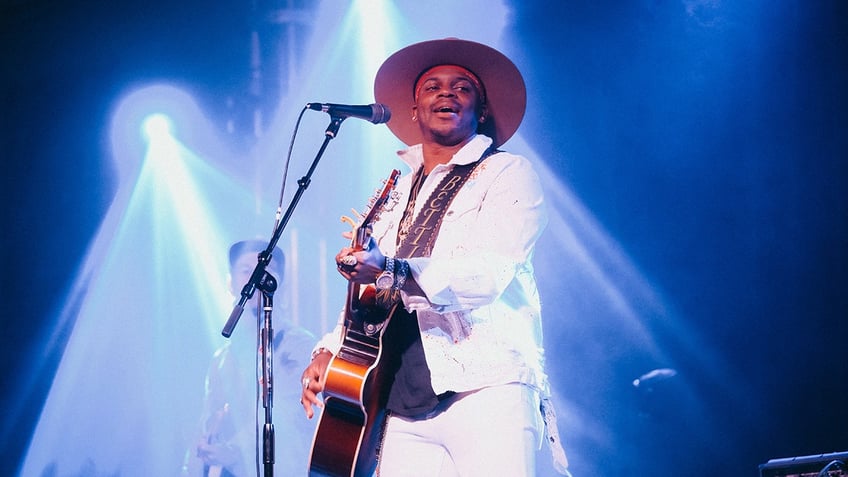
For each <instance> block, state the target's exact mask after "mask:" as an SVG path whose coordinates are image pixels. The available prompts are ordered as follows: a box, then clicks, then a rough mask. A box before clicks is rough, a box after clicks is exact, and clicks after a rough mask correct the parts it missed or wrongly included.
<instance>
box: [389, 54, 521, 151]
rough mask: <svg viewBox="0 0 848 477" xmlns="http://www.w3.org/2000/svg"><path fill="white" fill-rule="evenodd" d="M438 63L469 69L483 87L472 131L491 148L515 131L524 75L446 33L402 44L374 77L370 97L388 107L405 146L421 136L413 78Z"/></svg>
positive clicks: (504, 60) (501, 57)
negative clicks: (483, 111)
mask: <svg viewBox="0 0 848 477" xmlns="http://www.w3.org/2000/svg"><path fill="white" fill-rule="evenodd" d="M437 65H458V66H462V67H464V68H467V69H469V70H471V71H472V72H473V73H474V74H476V75H477V77H478V78H479V79H480V81H481V82H482V83H483V87H484V88H485V89H486V98H487V106H488V114H487V119H486V121H485V122H484V123H482V124H481V125H480V126H479V127H478V129H477V132H479V133H481V134H485V135H487V136H489V137H491V138H492V140H493V141H494V145H495V147H498V146H500V145H502V144H503V143H505V142H506V141H507V140H508V139H509V138H511V137H512V135H513V134H515V131H516V130H518V126H519V125H520V124H521V120H522V119H523V118H524V110H525V108H526V106H527V90H526V87H525V86H524V78H522V77H521V72H520V71H518V68H517V67H516V66H515V64H514V63H513V62H512V61H511V60H510V59H509V58H507V57H506V56H504V54H503V53H501V52H499V51H498V50H495V49H494V48H491V47H489V46H486V45H483V44H481V43H476V42H473V41H468V40H460V39H457V38H446V39H442V40H431V41H425V42H421V43H415V44H413V45H410V46H407V47H406V48H403V49H401V50H399V51H397V52H396V53H394V54H393V55H392V56H390V57H389V58H388V59H386V61H385V62H383V65H382V66H380V69H379V70H378V71H377V76H376V77H375V79H374V98H375V99H376V100H377V102H378V103H383V104H385V105H386V106H388V107H389V110H391V112H392V118H391V119H390V120H389V122H388V123H387V126H388V127H389V129H390V130H391V131H392V133H394V135H395V136H397V137H398V139H400V140H401V141H403V142H404V144H406V145H409V146H411V145H413V144H418V143H420V142H421V141H422V139H423V137H422V135H421V130H420V128H419V126H418V123H416V122H414V121H413V120H412V107H413V106H414V103H415V100H414V98H413V88H414V83H415V81H416V79H417V78H418V76H419V75H420V74H421V73H423V72H424V71H425V70H427V69H429V68H431V67H433V66H437Z"/></svg>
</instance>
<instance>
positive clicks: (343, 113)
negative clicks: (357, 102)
mask: <svg viewBox="0 0 848 477" xmlns="http://www.w3.org/2000/svg"><path fill="white" fill-rule="evenodd" d="M306 107H307V108H309V109H311V110H313V111H323V112H325V113H328V114H329V115H330V116H334V117H338V118H359V119H365V120H367V121H371V122H372V123H374V124H382V123H385V122H388V120H389V119H391V117H392V112H391V111H389V107H388V106H386V105H385V104H380V103H374V104H368V105H364V106H351V105H349V104H333V103H307V104H306Z"/></svg>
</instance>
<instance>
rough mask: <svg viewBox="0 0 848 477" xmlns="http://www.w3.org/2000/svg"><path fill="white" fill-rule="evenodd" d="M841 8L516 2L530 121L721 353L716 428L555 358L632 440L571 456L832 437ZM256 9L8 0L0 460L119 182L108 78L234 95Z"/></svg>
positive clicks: (617, 461) (836, 408)
mask: <svg viewBox="0 0 848 477" xmlns="http://www.w3.org/2000/svg"><path fill="white" fill-rule="evenodd" d="M245 3H247V2H245ZM549 3H550V4H549ZM846 5H848V4H846V3H845V2H840V1H812V2H802V1H780V2H749V3H746V4H744V5H739V4H734V5H730V4H725V3H724V2H710V1H686V2H652V1H647V0H644V1H633V2H540V1H529V2H516V5H514V9H515V11H514V25H513V27H512V28H511V29H510V31H509V33H507V36H508V40H509V42H510V43H509V44H510V45H512V48H513V50H512V51H510V54H511V55H513V56H515V57H516V60H517V62H518V63H520V64H522V65H530V66H531V67H530V68H529V69H527V70H525V75H526V79H527V83H528V87H529V88H531V89H534V91H536V93H537V97H541V98H544V104H533V105H531V106H532V107H534V108H535V109H534V110H533V113H532V114H528V116H527V118H526V120H525V123H524V124H523V125H522V133H523V135H524V137H525V138H526V139H527V141H528V142H529V143H531V144H533V146H534V148H536V149H537V152H538V153H539V155H540V157H542V158H544V160H545V161H546V163H547V164H548V165H549V166H550V167H551V168H552V169H554V170H555V171H556V172H557V174H558V175H559V176H560V177H561V179H562V180H563V181H564V182H565V183H567V184H568V185H569V186H570V187H571V188H572V190H573V191H574V192H575V194H576V195H577V196H578V197H579V198H580V200H581V201H582V202H583V203H584V204H585V205H586V207H587V208H588V209H589V210H590V211H591V213H592V214H593V215H594V216H595V218H596V219H597V221H598V222H599V223H601V224H602V225H603V227H604V228H605V229H606V230H607V231H608V233H610V235H612V236H613V237H614V238H615V239H616V240H617V242H618V243H620V244H621V245H622V247H623V248H624V251H625V252H626V253H627V254H628V256H629V257H631V259H632V260H633V261H634V262H635V263H636V265H637V266H638V268H639V270H640V271H641V272H642V273H643V274H644V275H646V276H647V277H648V278H649V279H650V280H651V281H652V282H653V283H656V284H657V286H658V288H659V289H661V291H662V293H663V295H664V296H666V297H668V298H669V300H670V301H671V303H672V305H673V307H674V309H675V313H674V314H673V315H674V319H675V320H679V322H677V323H668V322H660V321H659V320H653V319H646V326H647V327H648V328H649V329H650V330H651V331H653V332H654V333H655V336H656V338H657V340H658V342H659V343H661V344H662V345H664V346H666V347H667V349H668V350H669V353H670V354H672V355H674V356H677V357H678V358H677V359H678V362H677V363H676V364H677V365H678V366H679V367H681V368H687V366H690V365H691V367H692V368H693V369H695V368H699V366H701V365H699V364H695V363H690V362H689V361H688V360H691V359H692V358H691V356H698V355H699V350H698V349H691V348H689V349H676V347H679V348H685V347H686V345H685V344H684V343H682V342H681V340H680V339H678V338H679V337H675V336H674V334H675V331H674V330H676V329H681V328H685V329H695V330H697V331H698V333H699V336H701V337H702V341H701V342H700V343H701V345H703V346H704V350H705V353H706V350H707V349H709V350H719V351H720V354H721V360H723V362H725V363H729V364H730V366H731V369H732V371H733V374H732V376H726V381H723V382H722V381H721V377H720V376H719V377H716V376H708V375H707V374H708V373H702V374H700V375H699V374H698V373H694V374H695V375H696V376H700V377H701V378H703V381H700V382H698V383H696V385H695V386H694V389H695V390H696V391H697V392H700V393H703V394H702V395H701V398H702V400H703V402H704V403H705V404H704V407H705V409H706V412H707V414H708V415H709V416H710V420H711V421H712V422H710V424H711V425H712V426H713V428H714V429H717V430H718V433H714V432H713V431H712V430H711V431H710V432H709V433H706V432H701V431H702V429H701V428H700V424H701V421H700V420H695V421H690V420H688V419H687V418H686V416H685V415H674V414H672V415H670V416H668V415H666V416H665V418H664V420H662V421H657V420H651V419H647V420H645V417H644V415H642V416H640V417H639V418H638V419H635V420H634V419H631V418H629V417H625V415H628V413H627V412H625V410H628V409H630V408H631V407H632V406H634V403H633V402H617V401H614V400H612V398H610V400H608V401H597V400H596V398H597V393H596V392H585V393H584V392H582V391H584V390H589V389H593V385H594V383H593V380H597V379H598V378H597V375H593V373H592V372H591V370H590V371H587V372H586V373H585V374H583V375H579V376H572V375H567V376H565V375H555V376H552V378H553V380H554V382H555V384H560V385H561V387H562V388H564V389H567V391H564V393H567V394H570V395H571V396H573V399H574V400H575V401H576V402H578V403H579V404H581V405H582V406H583V407H584V408H588V409H592V408H596V409H597V410H598V416H606V417H609V418H610V419H612V420H613V421H614V422H615V423H616V424H615V425H618V426H620V430H621V436H620V438H622V439H630V440H634V441H637V440H641V441H643V442H644V443H645V444H644V445H643V449H642V450H643V452H642V453H641V454H640V455H615V454H609V453H603V452H598V453H597V455H594V456H591V457H584V458H594V459H596V460H598V461H599V462H601V463H602V464H608V465H609V468H610V470H611V471H618V472H624V474H621V473H614V474H613V475H672V474H674V475H756V466H757V465H758V464H760V463H763V462H765V461H766V460H768V459H770V458H776V457H788V456H797V455H808V454H820V453H826V452H835V451H845V450H848V411H846V400H847V399H848V384H846V381H848V364H846V362H848V359H846V358H848V356H846V354H848V353H846V336H847V335H846V332H848V325H846V318H848V297H846V285H848V271H846V270H848V257H847V256H846V255H848V252H846V250H848V227H847V226H848V210H846V209H847V208H846V205H848V193H846V192H848V188H846V185H847V184H846V180H848V174H846V172H848V171H846V167H848V166H846V158H848V154H846V153H848V134H846V133H848V130H846V129H847V128H848V118H847V117H846V116H848V93H846V86H845V85H846V84H848V61H846V57H848V54H846V47H848V6H846ZM440 14H450V12H441V13H440ZM253 20H255V19H254V18H252V17H251V12H250V10H249V8H248V7H247V6H246V5H243V4H242V2H235V1H232V0H228V1H215V2H197V1H186V2H161V1H157V0H150V1H144V2H142V1H130V0H121V1H113V2H98V1H65V2H60V1H46V0H41V1H39V0H30V1H12V2H5V3H4V4H3V6H2V12H1V13H0V52H2V55H0V58H2V60H0V61H2V65H3V71H2V75H0V76H2V78H0V95H2V96H0V98H2V103H0V104H2V111H1V112H0V141H1V142H0V148H2V149H0V150H2V154H3V158H2V178H3V186H2V187H0V190H2V203H3V204H4V205H3V216H2V224H3V234H2V240H3V243H2V282H0V288H2V290H3V296H2V303H3V314H4V315H5V318H4V320H3V322H4V323H5V326H4V327H3V328H4V329H3V331H4V336H3V341H4V344H3V346H2V347H1V348H0V360H1V361H0V369H2V373H3V376H2V382H3V383H4V390H3V396H2V402H0V404H2V405H0V409H2V411H0V413H2V419H0V421H2V424H0V431H2V434H0V443H2V451H3V456H4V457H3V459H2V463H0V474H2V475H12V474H13V473H14V470H15V469H16V467H17V465H18V459H19V458H20V456H21V453H22V452H23V451H24V450H25V445H26V443H27V439H28V436H29V433H30V432H31V431H32V428H33V426H34V425H35V420H36V419H37V417H38V412H39V410H40V404H41V403H42V401H43V399H44V397H45V393H46V391H47V387H48V386H49V382H50V377H51V376H52V372H53V368H52V367H53V366H55V364H56V360H57V359H58V358H59V357H60V356H61V344H62V339H63V337H64V336H65V333H67V330H62V329H54V328H53V327H54V323H53V317H54V316H55V315H56V314H57V313H58V312H59V310H61V309H62V307H63V305H64V303H63V298H64V296H65V294H66V293H67V291H68V287H70V286H71V284H72V282H73V279H74V276H75V273H76V272H77V267H78V266H79V263H80V260H81V259H82V257H83V256H84V254H85V251H86V247H87V246H88V244H89V241H90V240H91V239H92V237H93V235H94V233H95V231H96V228H97V226H98V225H99V223H100V220H101V219H102V216H103V214H104V212H105V211H106V209H107V208H108V206H109V203H110V200H111V198H112V194H113V193H114V192H115V190H114V187H115V184H114V181H115V177H114V175H115V172H114V171H113V170H112V169H111V167H112V166H111V165H110V161H109V160H108V148H107V138H106V132H105V131H106V126H107V125H108V122H109V111H110V108H111V106H112V102H113V101H114V98H115V97H116V96H118V95H119V94H120V93H121V92H122V91H124V90H126V89H127V88H129V87H130V86H132V85H134V84H140V83H143V82H145V81H147V80H154V79H161V78H165V79H168V80H172V81H176V82H178V83H182V84H184V85H186V87H187V88H188V89H190V90H191V91H192V92H193V93H195V94H196V95H197V96H198V97H199V98H200V102H201V104H202V105H203V106H204V107H205V108H206V109H207V110H208V111H209V114H210V116H213V117H214V116H215V115H220V116H223V115H225V114H228V111H227V108H226V107H225V105H224V104H223V101H222V99H221V98H223V97H225V96H235V97H242V96H244V91H245V90H246V89H247V83H248V65H247V61H248V60H247V53H246V52H247V48H248V40H247V38H248V33H249V31H250V28H251V21H253ZM433 21H438V17H437V16H436V17H435V18H434V19H433ZM229 113H232V111H229ZM586 319H587V320H588V319H591V316H587V317H586ZM561 333H562V334H563V335H565V334H567V331H562V332H561ZM549 338H550V339H552V340H557V339H560V338H562V336H560V335H559V334H558V332H554V333H553V334H552V335H549ZM572 339H573V338H572ZM46 342H50V343H58V344H59V345H60V346H58V347H50V348H46V347H45V343H46ZM609 346H610V347H611V348H614V347H615V344H614V343H610V344H609ZM45 353H46V354H47V355H48V357H49V358H50V359H48V360H47V362H46V364H45V365H43V366H39V367H35V368H34V367H33V366H32V365H31V363H33V362H37V363H41V361H40V360H33V359H30V358H31V357H33V356H41V355H43V354H45ZM611 354H613V353H611ZM610 366H613V365H610ZM621 366H622V367H623V368H624V369H623V370H622V371H621V375H622V376H621V377H622V379H624V377H626V376H632V375H633V374H632V373H633V372H634V371H635V369H631V368H630V367H629V366H628V365H627V363H621ZM740 379H741V380H743V381H744V386H737V383H738V380H740ZM741 390H744V391H743V392H742V393H741V394H737V392H739V391H741ZM21 393H23V394H21ZM581 396H582V397H581ZM590 400H592V401H593V402H589V401H590ZM611 408H612V409H613V410H612V411H611V410H610V409H611ZM615 409H618V410H617V411H616V410H615ZM599 418H602V417H599ZM727 439H730V442H732V443H733V444H732V446H730V448H727V446H723V445H722V444H721V442H723V441H725V440H727ZM625 462H626V463H625Z"/></svg>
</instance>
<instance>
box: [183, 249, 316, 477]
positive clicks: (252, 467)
mask: <svg viewBox="0 0 848 477" xmlns="http://www.w3.org/2000/svg"><path fill="white" fill-rule="evenodd" d="M267 245H268V244H267V242H262V241H260V240H245V241H241V242H237V243H235V244H233V245H232V246H231V247H230V250H229V263H230V278H229V282H230V290H231V292H232V294H233V296H234V297H236V298H239V297H240V295H241V289H242V287H243V286H244V284H246V283H247V282H248V280H249V278H250V276H251V274H252V273H253V270H254V268H255V267H256V263H257V255H258V253H259V252H261V251H263V250H265V248H266V247H267ZM284 264H285V257H284V256H283V253H282V251H281V250H280V249H279V248H275V249H274V252H273V255H272V258H271V262H270V263H269V264H268V267H267V271H268V272H269V273H271V274H272V275H274V277H275V278H276V279H277V282H278V283H282V279H283V270H284V268H285V267H284ZM261 295H262V293H261V291H259V290H257V291H256V293H255V294H254V296H253V298H252V299H251V300H249V301H248V303H247V304H246V305H245V309H244V312H243V315H242V317H241V319H240V321H239V324H238V326H237V327H236V329H235V331H234V332H233V334H232V336H231V337H230V338H229V340H227V342H226V343H224V345H223V346H222V347H221V348H219V349H218V350H217V351H216V352H215V354H214V357H213V358H212V362H211V364H210V366H209V371H208V373H207V376H206V393H205V397H204V405H203V415H202V418H201V425H202V428H203V430H202V436H201V438H200V439H199V440H198V442H197V446H196V449H195V452H194V454H195V455H196V457H197V458H198V459H199V461H200V462H199V465H195V467H196V469H194V471H193V472H192V474H193V475H202V476H203V477H247V476H256V475H261V473H260V474H257V463H258V466H259V467H258V469H262V457H263V456H262V432H261V431H262V426H263V424H264V421H265V417H264V416H265V414H264V412H265V411H264V407H263V405H262V388H261V382H260V378H261V376H262V373H261V369H262V368H261V359H260V358H261V357H260V350H259V343H260V340H259V338H258V337H259V330H260V328H261V327H262V324H263V320H264V316H263V314H262V311H261V306H260V304H261ZM275 301H276V300H275ZM274 308H275V312H274V315H273V320H272V325H273V331H274V339H273V353H274V363H273V373H274V374H273V378H274V381H273V384H274V388H273V398H274V404H275V405H274V407H273V410H274V413H273V424H274V429H275V437H276V439H275V441H276V446H275V459H274V460H275V465H274V469H275V475H279V476H282V477H293V476H298V477H300V476H302V475H304V474H305V472H306V467H307V463H308V455H309V448H310V444H311V439H312V433H313V429H314V426H313V425H312V423H311V422H310V421H309V420H308V419H305V418H304V417H303V415H302V414H301V412H300V408H299V407H298V406H297V405H296V404H294V403H296V401H297V399H298V398H299V396H300V386H299V383H300V379H299V377H300V372H301V371H302V369H303V367H304V366H306V363H307V362H308V361H309V354H310V351H311V350H312V348H313V346H314V345H315V341H316V340H315V337H314V336H313V335H312V334H311V333H310V332H309V331H307V330H306V329H304V328H302V327H299V326H296V325H295V324H294V323H292V321H291V320H289V319H287V318H286V317H285V316H283V315H282V314H281V313H279V311H277V308H278V307H277V306H276V305H275V307H274ZM257 430H258V431H257ZM260 472H261V470H260Z"/></svg>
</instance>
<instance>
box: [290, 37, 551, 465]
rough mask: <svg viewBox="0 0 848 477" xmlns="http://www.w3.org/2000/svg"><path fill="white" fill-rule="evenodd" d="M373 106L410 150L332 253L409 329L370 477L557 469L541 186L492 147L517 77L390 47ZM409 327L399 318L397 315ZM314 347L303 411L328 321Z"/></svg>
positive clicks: (468, 57) (519, 84)
mask: <svg viewBox="0 0 848 477" xmlns="http://www.w3.org/2000/svg"><path fill="white" fill-rule="evenodd" d="M374 92H375V97H376V100H377V101H378V102H380V103H383V104H385V105H387V106H388V107H389V109H390V110H391V111H392V112H393V114H392V118H391V120H390V121H389V122H388V127H389V129H390V130H391V131H392V132H393V133H394V134H395V135H396V136H397V137H398V138H399V139H400V140H401V141H403V142H404V143H405V144H407V145H408V146H409V147H408V148H407V149H405V150H403V151H400V152H399V153H398V154H399V155H400V158H401V159H402V160H403V161H404V162H405V163H406V164H407V165H408V166H409V168H410V170H411V171H410V173H408V174H406V175H404V176H403V177H402V178H401V179H400V180H399V181H398V184H397V187H396V191H397V193H398V199H397V204H396V205H397V206H395V207H387V208H386V210H384V211H383V212H382V214H381V215H380V216H379V219H378V220H377V221H376V222H375V223H374V224H373V232H372V236H371V238H370V242H369V243H368V244H367V245H366V246H365V247H364V250H358V249H355V248H351V247H344V248H342V249H341V251H340V252H339V253H338V254H337V255H336V265H337V267H338V271H339V273H340V274H341V275H342V276H343V277H344V278H345V279H346V280H349V281H352V282H355V283H357V284H361V285H365V286H368V285H373V286H374V287H375V288H376V294H377V298H378V302H382V303H383V307H384V308H385V309H390V307H391V306H393V305H394V304H398V305H399V307H402V309H403V310H404V311H406V312H408V314H402V313H401V314H397V313H396V314H395V315H394V316H393V317H392V318H391V322H390V324H389V327H391V326H395V325H396V323H392V322H393V321H395V320H401V321H403V322H405V323H412V324H413V325H412V326H411V327H410V330H411V331H410V332H409V333H408V334H407V335H405V336H403V338H402V339H400V340H398V342H402V343H404V347H403V349H402V350H400V351H399V352H398V354H400V360H399V362H400V365H399V369H398V370H397V372H396V373H395V375H394V376H393V379H392V382H391V389H390V390H389V393H388V404H387V411H388V416H389V417H388V418H387V420H386V425H385V428H384V429H383V431H382V432H383V440H382V445H381V446H379V447H378V450H377V455H374V456H371V458H373V460H374V461H375V462H376V464H375V465H376V466H377V473H378V474H379V475H381V476H384V477H399V476H409V477H430V476H463V477H471V476H480V475H508V476H511V477H520V476H534V475H536V470H535V466H536V463H535V453H536V450H537V449H539V447H540V445H541V442H542V440H543V436H544V440H546V441H547V442H548V443H549V444H551V451H552V453H553V455H554V460H555V467H556V468H557V470H559V471H560V472H561V473H563V474H568V470H567V466H568V462H567V459H566V456H565V454H564V452H562V447H561V445H560V442H559V436H558V434H557V432H556V419H555V417H554V414H553V411H552V408H551V406H550V400H549V397H550V389H549V383H548V377H547V375H546V373H545V371H544V352H543V346H542V322H541V312H540V301H539V296H538V293H537V287H536V280H535V276H534V270H533V265H532V258H533V252H534V248H535V245H536V241H537V239H538V238H539V236H540V234H541V233H542V230H543V229H544V228H545V225H546V223H547V218H546V217H547V216H546V211H545V206H544V199H543V194H542V187H541V185H540V181H539V178H538V176H537V174H536V172H535V171H534V169H533V166H532V164H531V163H530V162H529V161H528V160H527V159H526V158H524V157H522V156H519V155H516V154H511V153H509V152H505V151H502V150H500V149H498V148H499V147H500V146H501V145H502V144H504V142H506V140H507V139H509V138H510V136H512V135H513V133H515V131H516V129H517V128H518V126H519V124H520V123H521V120H522V118H523V115H524V109H525V104H526V92H525V86H524V81H523V79H522V76H521V73H520V72H519V71H518V69H517V68H516V66H515V65H514V64H513V63H512V61H510V60H509V59H508V58H507V57H506V56H504V55H503V54H502V53H500V52H499V51H497V50H495V49H493V48H490V47H488V46H486V45H482V44H480V43H475V42H471V41H465V40H460V39H455V38H449V39H443V40H434V41H426V42H422V43H417V44H414V45H411V46H408V47H406V48H403V49H401V50H400V51H398V52H396V53H395V54H393V55H392V56H390V57H389V58H388V59H387V60H386V61H385V62H384V63H383V65H382V66H381V67H380V69H379V71H378V72H377V76H376V79H375V85H374ZM410 320H411V321H410ZM342 324H343V323H342V322H340V326H339V327H337V328H336V330H335V331H334V332H332V333H330V334H328V335H327V336H325V337H324V338H322V340H321V341H320V342H319V344H318V345H317V346H316V347H315V349H314V350H313V360H312V362H311V363H310V364H309V366H307V367H306V368H305V370H304V372H303V375H302V385H303V393H302V398H301V403H302V404H303V407H304V410H305V412H306V414H307V416H309V417H312V415H313V412H314V411H313V406H318V407H321V406H322V405H323V402H322V401H321V400H320V399H319V397H318V394H319V393H321V392H322V391H323V390H324V386H325V377H326V373H327V369H328V366H330V365H331V359H332V358H333V357H334V355H336V354H338V353H339V350H340V345H341V341H340V339H339V337H340V336H341V333H342V331H343V330H342V327H341V325H342Z"/></svg>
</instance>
